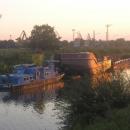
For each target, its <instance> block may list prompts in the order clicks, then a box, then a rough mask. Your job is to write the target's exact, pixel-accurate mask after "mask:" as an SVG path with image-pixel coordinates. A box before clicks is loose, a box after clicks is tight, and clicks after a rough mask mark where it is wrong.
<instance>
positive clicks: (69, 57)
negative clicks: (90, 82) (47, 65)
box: [57, 52, 111, 74]
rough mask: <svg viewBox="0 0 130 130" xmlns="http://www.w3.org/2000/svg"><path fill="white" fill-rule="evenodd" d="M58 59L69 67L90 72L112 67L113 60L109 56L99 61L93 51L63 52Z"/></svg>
mask: <svg viewBox="0 0 130 130" xmlns="http://www.w3.org/2000/svg"><path fill="white" fill-rule="evenodd" d="M57 59H59V60H60V62H61V64H63V65H65V66H66V67H69V68H70V69H71V70H74V71H79V72H81V73H83V72H89V73H90V74H97V73H98V72H104V71H106V70H108V69H110V68H111V60H110V59H109V58H108V57H104V59H103V60H102V61H98V60H97V58H96V57H95V55H94V54H93V53H91V52H80V53H62V54H60V55H59V56H58V58H57ZM67 69H68V68H67Z"/></svg>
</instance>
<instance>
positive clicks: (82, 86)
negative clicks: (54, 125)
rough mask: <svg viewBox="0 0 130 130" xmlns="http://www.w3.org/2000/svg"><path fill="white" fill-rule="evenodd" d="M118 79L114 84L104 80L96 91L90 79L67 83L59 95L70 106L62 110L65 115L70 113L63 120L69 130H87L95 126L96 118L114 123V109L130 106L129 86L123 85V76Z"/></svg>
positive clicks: (113, 79) (112, 80) (101, 80)
mask: <svg viewBox="0 0 130 130" xmlns="http://www.w3.org/2000/svg"><path fill="white" fill-rule="evenodd" d="M115 76H116V75H112V76H111V80H106V79H103V77H104V76H101V77H102V78H101V79H100V80H98V82H99V83H97V86H96V87H92V85H93V83H92V80H91V78H89V77H85V78H83V79H82V80H80V81H74V82H73V81H71V82H67V83H65V87H64V88H63V89H62V90H60V91H59V93H60V95H61V97H62V99H63V100H64V101H66V102H67V103H68V104H70V105H69V106H67V107H63V110H65V111H64V112H67V113H66V114H65V120H64V121H65V123H66V129H67V130H69V129H71V130H84V129H85V128H87V126H89V125H92V124H94V123H95V121H96V119H97V118H101V119H102V118H103V119H106V120H110V121H111V120H112V118H113V110H114V109H122V108H125V107H127V106H128V105H129V103H130V94H129V91H128V88H129V87H130V85H129V84H127V85H126V84H125V85H124V82H123V77H122V76H116V77H115ZM66 110H67V111H66ZM85 130H87V129H85Z"/></svg>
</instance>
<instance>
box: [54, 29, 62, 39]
mask: <svg viewBox="0 0 130 130" xmlns="http://www.w3.org/2000/svg"><path fill="white" fill-rule="evenodd" d="M55 34H56V37H57V38H58V39H61V36H60V34H59V33H58V31H56V30H55Z"/></svg>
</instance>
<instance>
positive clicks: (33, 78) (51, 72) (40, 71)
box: [0, 62, 64, 89]
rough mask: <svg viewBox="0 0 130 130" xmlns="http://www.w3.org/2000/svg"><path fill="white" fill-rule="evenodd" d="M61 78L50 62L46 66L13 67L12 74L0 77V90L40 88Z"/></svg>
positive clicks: (61, 75) (27, 65) (26, 65)
mask: <svg viewBox="0 0 130 130" xmlns="http://www.w3.org/2000/svg"><path fill="white" fill-rule="evenodd" d="M63 76H64V74H60V73H59V72H58V70H57V68H55V65H54V63H51V62H50V63H49V64H48V65H47V66H36V65H35V64H20V65H15V66H14V67H13V72H12V73H10V74H6V75H0V89H4V88H8V89H10V88H11V89H15V88H21V87H22V88H34V87H37V86H38V87H39V86H41V87H42V86H45V85H48V84H52V83H56V82H58V81H59V80H60V79H62V78H63Z"/></svg>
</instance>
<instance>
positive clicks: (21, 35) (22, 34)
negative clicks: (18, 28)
mask: <svg viewBox="0 0 130 130" xmlns="http://www.w3.org/2000/svg"><path fill="white" fill-rule="evenodd" d="M27 39H28V38H27V35H26V32H25V31H24V30H23V31H22V32H21V34H20V36H19V37H18V38H17V39H16V40H17V41H18V42H23V41H26V40H27Z"/></svg>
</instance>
